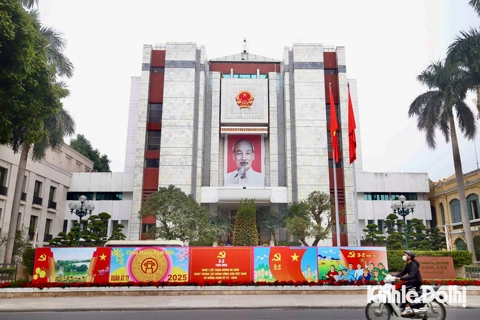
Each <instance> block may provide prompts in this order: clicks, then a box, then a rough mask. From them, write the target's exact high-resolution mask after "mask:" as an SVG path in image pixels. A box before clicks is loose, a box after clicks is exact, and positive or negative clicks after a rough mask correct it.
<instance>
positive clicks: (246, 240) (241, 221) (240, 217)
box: [233, 199, 258, 246]
mask: <svg viewBox="0 0 480 320" xmlns="http://www.w3.org/2000/svg"><path fill="white" fill-rule="evenodd" d="M233 245H234V246H257V245H258V233H257V225H256V209H255V200H254V199H242V200H241V201H240V207H239V208H238V211H237V215H236V219H235V226H234V229H233Z"/></svg>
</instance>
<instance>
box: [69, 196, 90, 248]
mask: <svg viewBox="0 0 480 320" xmlns="http://www.w3.org/2000/svg"><path fill="white" fill-rule="evenodd" d="M86 200H87V197H85V196H84V195H81V196H80V197H79V198H78V202H70V203H69V204H68V208H69V209H70V213H72V214H73V213H75V214H76V215H77V216H78V224H79V225H78V243H77V247H80V234H81V231H82V218H83V217H85V216H86V215H87V214H92V211H93V209H95V206H94V205H93V204H91V203H89V202H88V201H87V202H86V203H85V201H86Z"/></svg>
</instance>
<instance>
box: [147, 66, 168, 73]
mask: <svg viewBox="0 0 480 320" xmlns="http://www.w3.org/2000/svg"><path fill="white" fill-rule="evenodd" d="M150 72H151V73H165V67H151V68H150Z"/></svg>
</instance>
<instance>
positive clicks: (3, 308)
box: [0, 293, 480, 312]
mask: <svg viewBox="0 0 480 320" xmlns="http://www.w3.org/2000/svg"><path fill="white" fill-rule="evenodd" d="M366 300H367V297H366V295H363V294H342V295H331V294H321V293H319V294H285V295H282V294H275V295H249V294H247V295H176V296H165V295H164V296H159V295H156V296H95V297H85V296H77V297H75V296H72V297H53V298H52V297H29V298H8V299H1V300H0V312H25V311H124V310H166V309H168V310H180V309H182V310H183V309H277V308H301V309H305V308H317V309H363V308H365V305H366V303H367V301H366ZM447 308H462V306H461V305H460V304H456V305H451V306H447ZM467 308H474V309H480V299H478V296H467Z"/></svg>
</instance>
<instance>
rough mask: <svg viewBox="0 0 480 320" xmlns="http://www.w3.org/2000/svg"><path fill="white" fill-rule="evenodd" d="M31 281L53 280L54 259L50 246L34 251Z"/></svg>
mask: <svg viewBox="0 0 480 320" xmlns="http://www.w3.org/2000/svg"><path fill="white" fill-rule="evenodd" d="M34 266H35V267H34V269H33V283H45V282H55V261H54V260H53V254H52V251H51V250H50V248H38V249H37V250H36V251H35V265H34Z"/></svg>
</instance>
